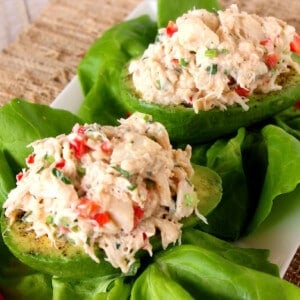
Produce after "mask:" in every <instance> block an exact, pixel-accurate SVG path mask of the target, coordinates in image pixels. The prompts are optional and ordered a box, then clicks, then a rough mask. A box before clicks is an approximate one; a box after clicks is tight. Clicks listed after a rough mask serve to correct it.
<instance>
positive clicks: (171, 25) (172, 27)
mask: <svg viewBox="0 0 300 300" xmlns="http://www.w3.org/2000/svg"><path fill="white" fill-rule="evenodd" d="M177 31H178V27H177V25H176V24H175V23H174V22H173V21H169V23H168V25H167V27H166V33H167V36H169V37H171V36H172V35H173V34H174V33H175V32H177Z"/></svg>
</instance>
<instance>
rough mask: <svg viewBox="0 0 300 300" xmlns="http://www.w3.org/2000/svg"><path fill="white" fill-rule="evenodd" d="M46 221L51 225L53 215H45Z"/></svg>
mask: <svg viewBox="0 0 300 300" xmlns="http://www.w3.org/2000/svg"><path fill="white" fill-rule="evenodd" d="M46 223H47V224H49V225H51V224H53V216H51V215H49V216H47V217H46Z"/></svg>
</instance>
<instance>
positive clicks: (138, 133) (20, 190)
mask: <svg viewBox="0 0 300 300" xmlns="http://www.w3.org/2000/svg"><path fill="white" fill-rule="evenodd" d="M30 146H31V147H32V148H33V152H32V153H31V154H30V155H29V156H28V157H27V159H26V166H27V167H26V168H24V169H23V170H22V171H21V172H20V173H19V174H17V186H16V188H14V189H13V190H11V191H10V193H9V194H8V197H7V200H6V201H5V202H4V204H3V209H4V210H3V215H2V221H1V223H2V224H1V225H2V233H3V240H4V242H5V243H6V245H7V246H8V247H9V249H10V250H11V252H12V253H13V254H14V255H15V256H16V257H17V258H19V259H20V260H21V261H22V262H23V263H25V264H28V265H29V266H31V267H32V268H34V269H37V270H39V271H42V272H46V273H50V274H53V275H56V276H59V277H65V278H85V277H92V276H115V275H118V274H121V273H123V274H128V275H130V274H134V273H135V272H136V271H137V268H138V258H137V257H138V256H139V255H140V254H139V253H140V252H141V251H143V252H145V253H146V252H148V253H149V255H152V253H153V251H154V250H155V246H153V245H152V238H158V240H159V241H160V245H161V246H162V248H163V249H165V248H167V247H168V246H169V245H171V244H174V243H177V242H178V240H180V236H181V230H182V226H183V224H184V222H185V220H186V219H187V218H189V217H192V218H193V221H192V223H193V222H199V220H202V221H201V222H203V221H204V222H205V217H204V216H203V214H202V211H203V213H204V214H205V215H207V214H208V213H209V212H210V211H211V210H212V209H214V207H215V206H216V205H217V203H218V202H219V201H220V199H221V195H222V184H221V180H220V177H219V176H218V175H217V174H216V173H215V172H213V171H210V170H209V169H208V168H205V167H200V166H195V171H194V168H193V166H192V164H191V162H190V158H191V147H190V146H187V147H186V149H184V150H182V149H173V148H172V146H171V144H170V141H169V137H168V133H167V131H166V129H165V128H164V126H163V125H162V124H160V123H158V122H153V121H152V120H151V117H150V116H149V115H144V114H140V113H135V114H133V115H132V116H130V117H129V118H127V119H121V120H120V125H119V126H100V125H98V124H96V123H94V124H91V125H87V124H86V125H79V124H76V125H75V126H74V127H73V129H72V131H71V133H69V134H60V135H58V136H57V137H49V138H44V139H41V140H37V141H34V142H33V143H31V144H30ZM196 186H197V188H196ZM210 194H211V195H212V197H211V201H209V195H210ZM201 199H203V203H202V201H201ZM200 202H201V205H199V203H200ZM195 216H196V217H195ZM189 222H191V220H189Z"/></svg>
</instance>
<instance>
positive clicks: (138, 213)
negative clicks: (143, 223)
mask: <svg viewBox="0 0 300 300" xmlns="http://www.w3.org/2000/svg"><path fill="white" fill-rule="evenodd" d="M133 212H134V221H133V228H136V226H137V224H138V223H139V221H140V220H141V218H142V217H143V216H144V211H143V209H142V208H141V207H140V206H138V205H134V206H133Z"/></svg>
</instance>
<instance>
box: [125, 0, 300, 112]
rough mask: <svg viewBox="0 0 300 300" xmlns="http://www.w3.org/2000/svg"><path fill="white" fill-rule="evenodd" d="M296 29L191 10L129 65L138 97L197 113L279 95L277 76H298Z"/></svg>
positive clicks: (271, 20)
mask: <svg viewBox="0 0 300 300" xmlns="http://www.w3.org/2000/svg"><path fill="white" fill-rule="evenodd" d="M295 35H296V32H295V28H294V27H292V26H290V25H288V24H287V23H286V22H284V21H282V20H280V19H277V18H275V17H260V16H258V15H256V14H249V13H247V12H240V11H239V9H238V7H237V5H235V4H233V5H231V6H230V7H229V8H227V9H226V10H224V11H221V10H220V11H217V12H216V13H214V12H209V11H207V10H204V9H194V10H190V11H188V12H187V13H185V14H183V15H182V16H180V17H178V18H177V20H173V21H170V22H169V23H168V25H167V26H166V27H165V28H160V29H159V31H158V35H157V38H156V41H155V42H154V43H152V44H150V45H149V47H148V48H147V49H146V50H145V52H144V53H143V55H142V56H141V57H139V58H137V59H134V60H132V61H131V62H130V64H129V67H128V71H129V74H130V78H131V79H132V83H133V86H134V88H135V91H136V93H137V95H138V97H139V98H141V99H142V100H143V101H146V102H149V103H154V104H159V105H165V106H168V105H183V106H186V107H192V108H193V109H194V111H195V112H196V113H197V112H199V111H200V110H204V111H207V110H210V109H213V108H218V109H220V110H225V109H227V108H228V107H229V106H234V105H239V106H241V107H242V108H243V109H244V110H248V109H249V106H248V104H247V102H248V101H249V96H250V95H251V94H253V93H269V92H271V91H276V90H280V89H281V88H282V86H281V85H280V84H279V83H278V80H277V79H278V76H280V75H281V74H284V73H287V72H289V71H290V70H295V71H296V72H299V71H300V70H299V66H298V65H297V64H296V63H295V62H294V61H293V60H292V56H291V55H292V52H291V49H290V43H291V41H292V40H293V38H294V36H295Z"/></svg>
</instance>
